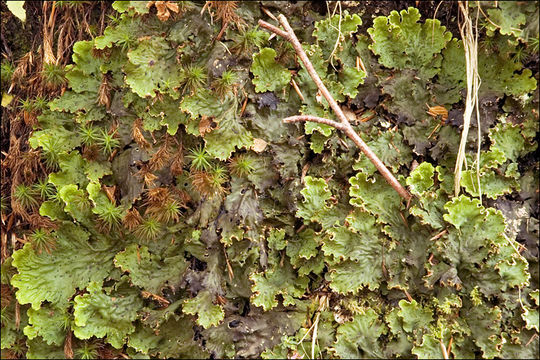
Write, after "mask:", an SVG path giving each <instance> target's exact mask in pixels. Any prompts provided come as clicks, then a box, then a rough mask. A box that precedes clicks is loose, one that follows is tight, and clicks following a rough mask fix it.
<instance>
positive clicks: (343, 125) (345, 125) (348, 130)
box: [259, 15, 412, 200]
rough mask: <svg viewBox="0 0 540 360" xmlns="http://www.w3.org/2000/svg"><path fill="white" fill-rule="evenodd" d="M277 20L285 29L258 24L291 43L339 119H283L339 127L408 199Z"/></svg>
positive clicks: (291, 33) (282, 21)
mask: <svg viewBox="0 0 540 360" xmlns="http://www.w3.org/2000/svg"><path fill="white" fill-rule="evenodd" d="M278 19H279V22H280V24H281V26H283V28H284V29H285V31H283V30H281V29H280V28H278V27H276V26H274V25H272V24H269V23H267V22H266V21H263V20H259V26H261V27H262V28H265V29H267V30H270V31H271V32H273V33H275V34H277V35H279V36H281V37H282V38H284V39H285V40H287V41H289V42H290V43H291V45H292V46H293V48H294V50H295V51H296V54H297V55H298V57H300V60H302V63H303V64H304V66H305V68H306V70H307V72H308V73H309V75H310V76H311V78H312V79H313V81H314V82H315V84H316V85H317V87H318V88H319V91H320V92H321V94H322V95H323V96H324V98H325V99H326V101H328V104H329V105H330V107H331V108H332V110H334V113H335V114H336V116H337V118H338V119H339V121H340V122H339V123H338V122H336V121H333V120H329V119H323V118H318V117H315V116H309V115H301V116H292V117H288V118H286V119H284V121H285V122H301V121H314V122H318V123H321V124H327V125H330V126H333V127H335V128H336V129H339V130H341V131H343V132H344V133H345V135H347V136H348V137H349V138H350V139H351V140H352V141H353V142H354V143H355V144H356V146H358V147H359V148H360V150H361V151H362V152H363V153H364V154H365V155H366V156H367V157H368V159H369V160H370V161H371V162H372V163H373V165H375V167H376V168H377V170H379V172H380V173H381V175H382V176H383V177H384V178H385V179H386V181H387V182H388V183H389V184H390V186H392V187H393V188H394V190H396V191H397V192H398V194H399V195H400V196H401V197H403V198H404V199H405V200H409V199H410V198H411V197H412V196H411V194H409V192H408V191H407V190H406V189H405V188H404V187H403V186H402V185H401V184H400V183H399V181H398V180H397V179H396V178H395V177H394V175H393V174H392V173H391V172H390V170H388V168H387V167H386V166H385V165H384V164H383V162H382V161H381V160H380V159H379V158H378V157H377V155H375V153H374V152H373V151H372V150H371V149H370V148H369V146H367V144H366V143H365V142H364V141H363V140H362V139H361V138H360V136H359V135H358V134H357V133H356V131H354V129H353V128H352V126H351V124H350V123H349V120H348V119H347V117H346V116H345V114H344V113H343V111H342V110H341V107H340V106H339V105H338V103H337V102H336V101H335V100H334V98H333V97H332V95H331V94H330V92H329V91H328V89H327V88H326V86H325V85H324V83H323V82H322V80H321V78H320V77H319V75H318V74H317V72H316V71H315V68H314V67H313V64H311V61H310V60H309V58H308V56H307V55H306V53H305V51H304V49H302V44H300V41H299V40H298V38H297V37H296V35H295V34H294V31H293V29H292V28H291V26H290V25H289V22H288V21H287V18H286V17H285V16H283V15H279V16H278Z"/></svg>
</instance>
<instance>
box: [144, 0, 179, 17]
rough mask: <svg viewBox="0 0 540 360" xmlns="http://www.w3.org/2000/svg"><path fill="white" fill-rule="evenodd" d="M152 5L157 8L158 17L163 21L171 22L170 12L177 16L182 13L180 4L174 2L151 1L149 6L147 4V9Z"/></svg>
mask: <svg viewBox="0 0 540 360" xmlns="http://www.w3.org/2000/svg"><path fill="white" fill-rule="evenodd" d="M152 5H154V6H155V7H156V9H157V17H158V19H159V20H161V21H167V20H169V17H170V16H171V13H170V11H172V12H174V13H177V14H178V12H179V11H180V9H179V8H178V4H177V3H175V2H173V1H149V2H148V4H146V7H147V8H150V7H152ZM169 10H170V11H169Z"/></svg>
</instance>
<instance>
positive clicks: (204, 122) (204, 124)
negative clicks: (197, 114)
mask: <svg viewBox="0 0 540 360" xmlns="http://www.w3.org/2000/svg"><path fill="white" fill-rule="evenodd" d="M212 130H214V128H213V127H212V118H210V117H208V116H203V117H202V119H201V122H200V123H199V133H200V134H201V136H202V137H204V134H206V133H209V132H210V131H212Z"/></svg>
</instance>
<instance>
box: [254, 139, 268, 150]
mask: <svg viewBox="0 0 540 360" xmlns="http://www.w3.org/2000/svg"><path fill="white" fill-rule="evenodd" d="M266 145H268V143H267V142H266V141H264V140H263V139H253V145H251V150H253V151H255V152H256V153H260V152H263V151H264V149H265V148H266Z"/></svg>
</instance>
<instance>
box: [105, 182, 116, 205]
mask: <svg viewBox="0 0 540 360" xmlns="http://www.w3.org/2000/svg"><path fill="white" fill-rule="evenodd" d="M102 187H103V190H104V191H105V194H107V197H108V198H109V200H111V202H112V203H113V204H116V198H115V197H114V192H115V191H116V185H114V186H105V185H102Z"/></svg>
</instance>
